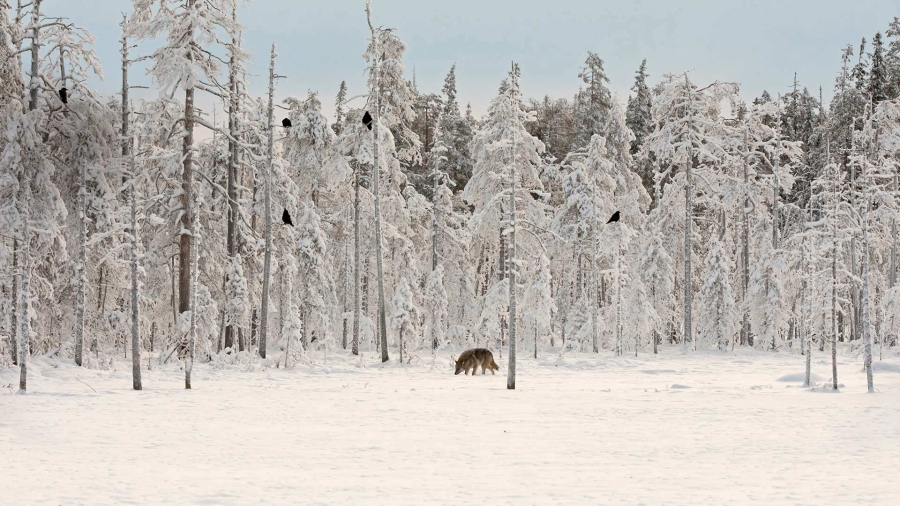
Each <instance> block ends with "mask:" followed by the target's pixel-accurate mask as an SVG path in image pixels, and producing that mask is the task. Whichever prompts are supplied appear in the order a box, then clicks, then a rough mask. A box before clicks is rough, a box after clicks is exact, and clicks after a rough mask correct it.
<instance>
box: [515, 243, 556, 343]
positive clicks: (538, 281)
mask: <svg viewBox="0 0 900 506" xmlns="http://www.w3.org/2000/svg"><path fill="white" fill-rule="evenodd" d="M536 266H537V269H536V270H535V272H533V273H532V275H531V279H532V281H531V283H529V285H528V288H526V289H525V297H524V299H523V300H522V314H523V318H522V319H523V321H524V322H525V328H526V331H527V332H529V333H530V334H531V335H532V336H533V338H534V339H533V344H534V358H538V345H539V343H540V342H542V341H543V337H544V336H546V335H547V334H548V333H549V331H550V326H551V322H552V321H553V314H554V313H556V302H555V301H554V300H553V293H552V284H553V283H552V281H553V280H552V278H551V275H550V259H549V258H547V255H544V254H542V255H541V258H540V260H539V261H538V262H537V265H536ZM526 338H527V336H526Z"/></svg>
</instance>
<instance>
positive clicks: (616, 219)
mask: <svg viewBox="0 0 900 506" xmlns="http://www.w3.org/2000/svg"><path fill="white" fill-rule="evenodd" d="M618 221H619V211H616V212H615V213H613V215H612V217H611V218H610V219H609V221H607V222H606V224H607V225H609V224H610V223H616V222H618Z"/></svg>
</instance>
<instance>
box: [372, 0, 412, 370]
mask: <svg viewBox="0 0 900 506" xmlns="http://www.w3.org/2000/svg"><path fill="white" fill-rule="evenodd" d="M366 18H367V21H368V23H369V30H370V32H371V39H370V41H369V46H368V48H367V49H366V52H365V54H364V55H363V58H365V60H366V61H367V62H368V63H369V76H368V80H369V83H368V84H369V96H368V108H369V113H370V114H371V117H372V121H371V126H372V135H373V139H374V141H373V146H374V147H375V148H374V149H373V153H372V165H373V173H372V182H373V184H372V187H373V193H374V194H375V264H376V271H377V283H378V329H379V340H380V346H381V360H382V362H387V361H388V359H389V355H388V336H387V321H386V308H385V298H384V284H385V273H384V266H383V263H384V256H383V252H382V250H383V239H382V235H383V233H384V231H383V226H382V221H383V216H382V200H383V199H384V197H385V196H384V195H382V193H381V191H380V187H381V184H382V181H381V176H382V172H381V171H382V168H383V167H382V165H384V166H385V167H384V168H386V169H389V171H388V174H386V175H387V176H389V181H391V182H393V183H395V184H398V186H399V183H400V181H397V178H395V177H394V176H395V175H396V174H397V173H398V172H399V170H398V169H399V165H400V162H401V161H404V162H405V163H407V164H409V165H411V164H415V163H418V162H417V158H418V156H419V154H420V151H419V150H420V145H419V139H418V137H417V136H416V134H415V133H414V132H413V131H412V130H411V129H410V128H409V125H410V123H412V120H413V119H414V118H415V111H414V109H413V103H412V99H413V92H412V89H411V86H410V83H409V82H408V81H406V79H405V78H404V77H403V70H404V66H403V53H404V52H405V51H406V44H404V43H403V42H402V41H401V40H400V39H399V38H398V37H397V36H396V35H394V33H393V31H392V30H390V29H385V28H383V27H380V26H379V27H375V26H374V25H373V24H372V11H371V1H370V0H366ZM381 136H384V137H385V138H386V139H387V138H390V139H391V140H390V142H389V143H388V144H389V151H387V152H384V153H382V149H381V143H380V142H379V137H381ZM392 200H393V199H392Z"/></svg>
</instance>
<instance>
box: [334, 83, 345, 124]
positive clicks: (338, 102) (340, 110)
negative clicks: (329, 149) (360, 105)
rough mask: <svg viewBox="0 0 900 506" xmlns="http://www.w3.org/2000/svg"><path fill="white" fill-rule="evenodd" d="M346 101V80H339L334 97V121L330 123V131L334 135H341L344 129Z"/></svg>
mask: <svg viewBox="0 0 900 506" xmlns="http://www.w3.org/2000/svg"><path fill="white" fill-rule="evenodd" d="M346 103H347V81H341V86H340V88H338V93H337V96H335V98H334V123H332V124H331V131H332V132H334V134H335V135H341V133H342V132H343V131H344V120H345V118H344V114H345V112H344V107H346Z"/></svg>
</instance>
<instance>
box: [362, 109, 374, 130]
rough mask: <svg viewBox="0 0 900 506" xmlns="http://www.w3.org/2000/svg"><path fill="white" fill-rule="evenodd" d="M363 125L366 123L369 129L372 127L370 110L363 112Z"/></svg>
mask: <svg viewBox="0 0 900 506" xmlns="http://www.w3.org/2000/svg"><path fill="white" fill-rule="evenodd" d="M363 125H366V128H368V129H369V130H371V129H372V115H371V114H369V111H366V113H365V114H363Z"/></svg>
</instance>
